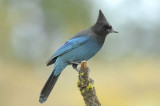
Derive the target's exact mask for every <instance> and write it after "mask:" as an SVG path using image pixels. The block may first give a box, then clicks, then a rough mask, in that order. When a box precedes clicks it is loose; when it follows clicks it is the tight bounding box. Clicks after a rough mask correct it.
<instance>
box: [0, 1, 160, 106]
mask: <svg viewBox="0 0 160 106" xmlns="http://www.w3.org/2000/svg"><path fill="white" fill-rule="evenodd" d="M99 9H101V10H102V11H103V13H104V15H105V16H106V17H107V19H108V21H109V22H110V23H111V25H112V26H113V28H114V29H115V30H116V31H118V32H119V33H118V34H109V35H108V36H107V39H106V42H105V44H104V46H103V48H102V50H101V51H100V52H99V53H98V54H97V55H96V56H95V57H94V58H93V59H91V60H90V61H88V66H89V67H90V70H91V71H90V75H91V78H93V79H94V81H95V86H96V92H97V95H98V97H99V100H100V102H101V104H102V106H160V30H159V29H160V21H159V19H160V14H159V11H160V1H159V0H0V106H42V105H41V104H40V103H39V102H38V99H39V94H40V91H41V89H42V87H43V85H44V83H45V82H46V80H47V78H48V76H49V74H50V72H51V70H52V67H53V66H49V67H47V66H46V65H45V63H46V61H47V60H48V59H49V58H50V56H51V55H52V54H53V53H54V52H55V51H56V50H57V49H58V48H59V47H60V46H61V45H62V44H63V43H64V42H65V41H67V40H68V39H69V38H70V37H71V36H72V35H74V34H75V33H77V32H79V31H81V30H83V29H85V28H87V27H90V26H91V25H93V24H94V23H95V22H96V19H97V17H98V11H99ZM77 81H78V73H77V72H76V71H75V70H73V69H72V67H71V66H68V67H67V68H66V69H65V70H64V72H63V73H62V74H61V76H60V78H59V80H58V82H57V84H56V86H55V88H54V90H53V91H52V93H51V95H50V96H49V98H48V100H47V101H46V102H45V103H44V104H43V106H84V105H85V104H84V101H83V98H82V96H81V94H80V92H79V90H78V88H77Z"/></svg>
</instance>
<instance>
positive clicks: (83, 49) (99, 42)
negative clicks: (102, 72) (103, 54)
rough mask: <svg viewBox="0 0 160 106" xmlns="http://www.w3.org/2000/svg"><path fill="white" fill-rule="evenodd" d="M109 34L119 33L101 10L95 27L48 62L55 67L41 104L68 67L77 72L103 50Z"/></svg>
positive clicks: (40, 99)
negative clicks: (84, 63)
mask: <svg viewBox="0 0 160 106" xmlns="http://www.w3.org/2000/svg"><path fill="white" fill-rule="evenodd" d="M109 33H118V32H117V31H115V30H113V28H112V26H111V24H110V23H109V22H108V21H107V19H106V17H105V16H104V14H103V13H102V11H101V10H99V15H98V19H97V21H96V23H95V24H94V25H93V26H91V27H89V28H87V29H85V30H83V31H81V32H79V33H77V34H75V35H74V36H73V37H71V38H70V39H69V40H68V41H67V42H66V43H65V44H64V45H62V46H61V47H60V48H59V49H58V50H57V51H56V52H55V53H54V54H53V55H52V56H51V58H50V59H49V60H48V61H47V63H46V64H47V66H49V65H51V64H54V67H53V70H52V72H51V74H50V76H49V78H48V80H47V82H46V83H45V85H44V87H43V89H42V91H41V93H40V97H39V102H40V103H44V102H45V101H46V100H47V98H48V96H49V94H50V93H51V91H52V89H53V87H54V85H55V84H56V82H57V80H58V78H59V76H60V74H61V72H62V71H63V70H64V69H65V67H66V66H67V65H72V67H73V68H74V69H76V70H77V66H78V65H79V64H80V63H81V62H82V61H83V60H86V61H87V60H89V59H90V58H92V57H93V56H94V55H95V54H96V53H97V52H98V51H99V50H100V49H101V48H102V46H103V44H104V41H105V38H106V36H107V35H108V34H109Z"/></svg>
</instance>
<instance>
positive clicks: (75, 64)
mask: <svg viewBox="0 0 160 106" xmlns="http://www.w3.org/2000/svg"><path fill="white" fill-rule="evenodd" d="M70 64H72V67H73V69H75V70H76V71H79V70H78V68H77V67H78V65H79V64H80V63H78V62H71V63H70Z"/></svg>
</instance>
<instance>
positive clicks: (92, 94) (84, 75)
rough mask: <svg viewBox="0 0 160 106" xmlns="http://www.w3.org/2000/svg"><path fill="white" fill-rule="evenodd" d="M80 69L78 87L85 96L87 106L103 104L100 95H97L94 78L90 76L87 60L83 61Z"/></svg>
mask: <svg viewBox="0 0 160 106" xmlns="http://www.w3.org/2000/svg"><path fill="white" fill-rule="evenodd" d="M78 71H79V80H78V83H77V85H78V87H79V89H80V92H81V94H82V96H83V99H84V101H85V104H86V106H101V104H100V102H99V100H98V97H97V96H96V90H95V87H94V80H92V79H91V78H90V77H89V68H88V67H87V62H86V61H82V62H81V67H80V68H79V69H78Z"/></svg>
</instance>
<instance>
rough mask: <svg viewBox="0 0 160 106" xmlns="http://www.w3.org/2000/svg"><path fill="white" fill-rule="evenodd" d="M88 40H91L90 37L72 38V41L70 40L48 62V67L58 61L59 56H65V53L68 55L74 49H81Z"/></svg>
mask: <svg viewBox="0 0 160 106" xmlns="http://www.w3.org/2000/svg"><path fill="white" fill-rule="evenodd" d="M88 39H89V36H79V37H76V38H72V39H70V40H68V41H67V42H66V43H65V44H64V45H63V46H62V47H60V48H59V49H58V50H57V51H56V52H55V53H54V54H53V55H52V57H51V58H50V59H49V60H48V61H47V66H48V65H51V64H53V63H54V62H55V61H56V59H57V57H58V56H60V55H63V54H64V53H67V52H69V51H71V50H72V49H74V48H77V47H79V46H80V45H82V44H84V43H85V42H86V41H87V40H88Z"/></svg>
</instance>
